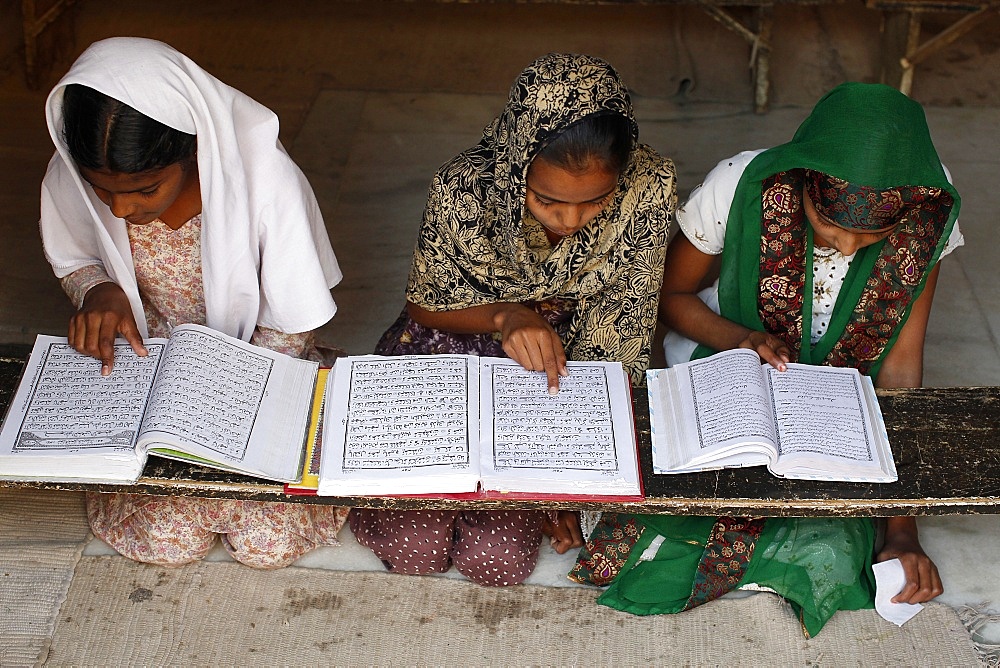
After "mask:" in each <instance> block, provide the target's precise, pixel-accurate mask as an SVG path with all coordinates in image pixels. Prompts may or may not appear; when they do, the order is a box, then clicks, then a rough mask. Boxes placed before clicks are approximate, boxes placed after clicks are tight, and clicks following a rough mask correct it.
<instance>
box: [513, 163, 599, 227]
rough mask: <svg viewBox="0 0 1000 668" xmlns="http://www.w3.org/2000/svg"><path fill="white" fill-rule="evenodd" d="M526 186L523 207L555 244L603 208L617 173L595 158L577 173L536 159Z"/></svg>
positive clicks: (532, 164) (529, 171) (530, 168)
mask: <svg viewBox="0 0 1000 668" xmlns="http://www.w3.org/2000/svg"><path fill="white" fill-rule="evenodd" d="M527 186H528V187H527V193H526V194H525V206H526V207H527V208H528V211H529V212H530V213H531V215H532V216H534V218H535V220H537V221H538V222H539V223H541V225H542V227H544V228H545V230H546V234H547V235H548V237H549V241H550V242H552V243H553V244H556V243H558V242H559V241H560V240H561V239H562V238H563V237H568V236H569V235H571V234H573V233H574V232H578V231H579V230H580V229H582V228H583V227H584V226H585V225H586V224H587V223H589V222H590V221H592V220H593V219H594V218H596V217H597V215H598V214H599V213H601V211H603V210H604V207H605V206H607V204H608V202H610V201H611V198H612V196H613V195H614V193H615V190H616V189H617V187H618V174H617V173H615V172H611V171H608V170H607V169H606V168H605V167H604V166H603V165H601V164H600V163H599V162H597V161H593V162H591V163H590V166H589V167H588V168H587V169H586V170H585V171H583V172H579V173H577V172H570V171H568V170H565V169H563V168H561V167H557V166H556V165H554V164H552V163H551V162H549V161H547V160H545V159H543V158H536V159H535V160H533V161H532V163H531V166H530V167H529V168H528V176H527Z"/></svg>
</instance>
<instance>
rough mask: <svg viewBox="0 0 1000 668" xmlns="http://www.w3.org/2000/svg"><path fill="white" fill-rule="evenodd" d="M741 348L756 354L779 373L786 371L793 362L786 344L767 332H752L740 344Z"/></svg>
mask: <svg viewBox="0 0 1000 668" xmlns="http://www.w3.org/2000/svg"><path fill="white" fill-rule="evenodd" d="M738 347H739V348H748V349H750V350H752V351H754V352H756V353H757V354H758V355H759V356H760V359H761V360H762V361H764V362H766V363H768V364H770V365H771V366H773V367H774V368H775V369H777V370H778V371H784V370H785V369H787V368H788V367H787V366H786V365H787V364H788V363H789V362H790V361H791V360H792V358H791V352H790V351H789V350H788V346H786V345H785V342H784V341H782V340H781V339H779V338H778V337H776V336H774V335H773V334H768V333H767V332H757V331H751V332H750V333H749V334H747V336H746V338H745V339H743V340H742V341H741V342H740V345H739V346H738Z"/></svg>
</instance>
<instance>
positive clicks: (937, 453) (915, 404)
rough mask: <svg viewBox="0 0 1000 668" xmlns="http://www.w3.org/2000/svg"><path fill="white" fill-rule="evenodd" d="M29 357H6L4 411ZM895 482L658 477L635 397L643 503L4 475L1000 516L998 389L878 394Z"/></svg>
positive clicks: (228, 494)
mask: <svg viewBox="0 0 1000 668" xmlns="http://www.w3.org/2000/svg"><path fill="white" fill-rule="evenodd" d="M23 366H24V363H23V361H22V360H21V359H17V358H13V357H0V408H2V409H4V410H6V406H7V404H8V403H9V402H10V399H11V397H12V394H13V390H14V389H15V388H16V386H17V382H18V378H19V376H20V374H21V371H22V369H23ZM879 396H880V402H881V406H882V411H883V414H884V415H885V420H886V425H887V430H888V432H889V440H890V442H891V443H892V447H893V452H894V453H895V455H896V467H897V469H898V472H899V481H898V482H896V483H891V484H858V483H845V482H816V481H804V480H783V479H780V478H776V477H774V476H772V475H770V474H769V473H768V472H767V470H766V469H765V468H764V467H753V468H746V469H727V470H723V471H710V472H704V473H691V474H684V475H654V474H653V472H652V470H653V469H652V454H651V448H650V429H649V409H648V403H647V398H646V395H645V393H637V395H636V397H635V414H636V426H637V437H638V441H639V455H640V466H641V469H642V477H643V481H644V485H645V492H646V498H645V500H644V501H642V502H634V503H633V502H630V503H610V502H587V503H579V502H571V503H563V502H552V501H524V500H475V501H468V500H454V499H423V498H389V497H357V496H352V497H322V498H321V497H316V496H288V495H286V494H284V492H283V488H282V486H281V485H278V484H274V483H268V482H265V481H261V480H258V479H255V478H250V477H247V476H241V475H236V474H231V473H225V472H221V471H217V470H215V469H209V468H204V467H199V466H191V465H188V464H183V463H180V462H174V461H170V460H165V459H159V458H156V457H151V458H150V460H149V463H148V464H147V466H146V469H145V471H144V472H143V477H142V478H141V479H140V480H139V482H138V484H136V485H92V484H65V483H39V482H15V481H0V485H2V486H8V487H32V488H44V489H71V490H89V491H98V492H112V491H130V492H139V493H145V494H158V495H171V494H179V495H187V496H200V497H208V498H245V499H256V500H268V501H292V502H298V503H323V504H337V505H348V506H364V507H370V508H388V507H392V508H401V509H420V508H431V507H434V508H477V509H486V508H499V507H502V508H587V509H591V510H619V511H624V512H649V513H670V514H695V515H719V514H735V515H757V516H787V517H790V516H821V515H823V516H846V515H861V516H889V515H945V514H959V513H964V514H976V513H1000V387H972V388H938V389H933V388H923V389H917V390H888V391H880V392H879Z"/></svg>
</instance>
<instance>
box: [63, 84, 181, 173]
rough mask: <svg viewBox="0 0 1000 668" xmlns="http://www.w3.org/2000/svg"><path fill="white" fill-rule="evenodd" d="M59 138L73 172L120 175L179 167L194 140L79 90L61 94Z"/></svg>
mask: <svg viewBox="0 0 1000 668" xmlns="http://www.w3.org/2000/svg"><path fill="white" fill-rule="evenodd" d="M63 138H64V139H65V141H66V146H67V147H68V148H69V154H70V156H72V158H73V161H74V162H76V164H77V166H78V167H84V168H86V169H106V170H109V171H112V172H122V173H125V174H136V173H139V172H145V171H148V170H150V169H160V168H162V167H166V166H167V165H172V164H174V163H178V162H183V161H185V160H187V159H188V158H190V157H191V156H193V155H194V153H195V149H196V148H197V138H196V137H195V136H194V135H189V134H187V133H186V132H181V131H180V130H175V129H173V128H171V127H168V126H166V125H164V124H163V123H160V122H159V121H154V120H153V119H152V118H150V117H149V116H146V115H145V114H141V113H139V112H138V111H136V110H135V109H133V108H132V107H130V106H128V105H127V104H125V103H123V102H120V101H118V100H116V99H115V98H113V97H108V96H107V95H105V94H104V93H100V92H98V91H96V90H94V89H93V88H89V87H87V86H83V85H80V84H69V85H67V86H66V89H65V91H64V93H63Z"/></svg>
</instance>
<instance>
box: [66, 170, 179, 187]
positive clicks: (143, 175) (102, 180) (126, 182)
mask: <svg viewBox="0 0 1000 668" xmlns="http://www.w3.org/2000/svg"><path fill="white" fill-rule="evenodd" d="M175 171H176V172H177V173H178V175H179V173H180V171H181V170H180V167H179V165H168V166H166V167H163V168H160V169H150V170H148V171H145V172H136V173H135V174H127V173H125V172H113V171H110V170H107V169H87V168H86V167H81V168H80V176H82V177H83V178H84V180H86V181H87V182H88V183H90V184H91V185H93V186H95V187H97V188H100V189H101V190H107V191H108V192H121V193H125V192H135V191H138V190H148V189H149V188H152V187H154V186H157V185H159V184H161V183H162V182H163V181H165V180H167V179H169V178H171V177H173V176H174V172H175Z"/></svg>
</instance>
